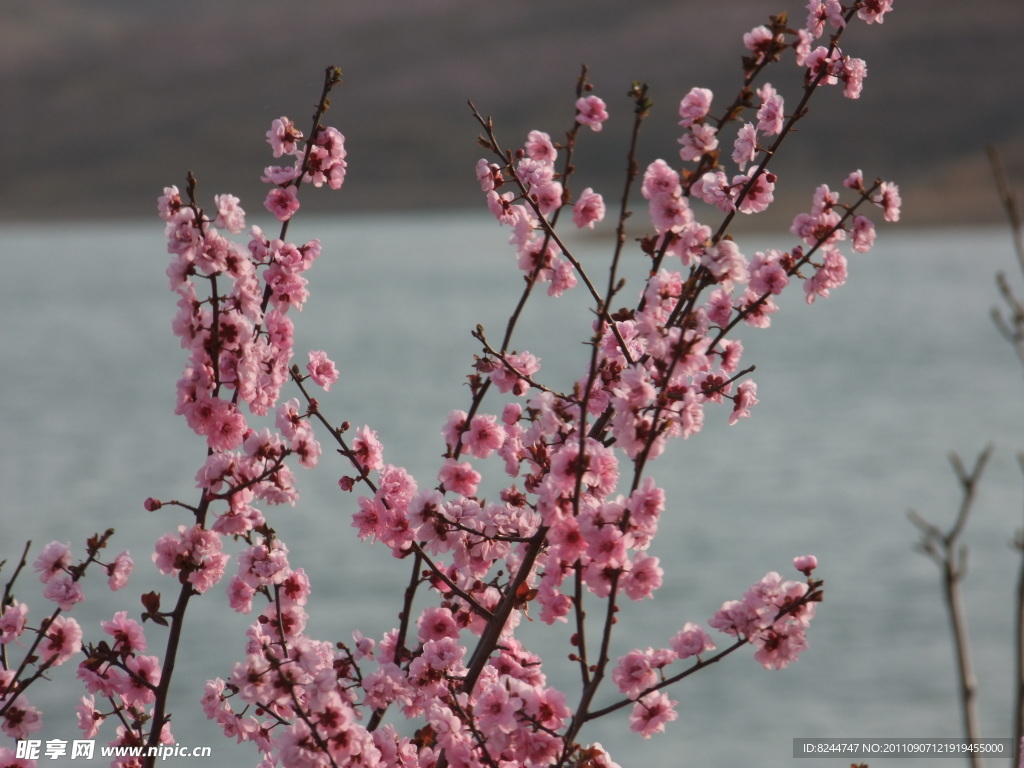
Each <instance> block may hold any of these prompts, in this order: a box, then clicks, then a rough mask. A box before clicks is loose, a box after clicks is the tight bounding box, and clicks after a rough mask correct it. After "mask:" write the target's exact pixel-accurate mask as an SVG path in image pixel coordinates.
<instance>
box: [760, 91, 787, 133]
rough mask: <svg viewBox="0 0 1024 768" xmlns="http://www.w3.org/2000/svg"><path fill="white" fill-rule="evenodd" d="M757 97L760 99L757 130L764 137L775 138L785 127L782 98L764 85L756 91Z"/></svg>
mask: <svg viewBox="0 0 1024 768" xmlns="http://www.w3.org/2000/svg"><path fill="white" fill-rule="evenodd" d="M757 95H758V96H759V97H760V98H761V106H760V108H759V109H758V110H757V130H759V131H760V132H761V133H763V134H765V135H766V136H776V135H778V134H780V133H782V129H783V127H785V120H786V115H785V107H784V106H783V105H784V103H785V102H784V100H783V98H782V96H781V95H780V94H779V93H778V92H777V91H776V90H775V89H774V88H773V87H772V86H771V84H770V83H765V84H764V85H763V86H761V87H760V88H758V89H757Z"/></svg>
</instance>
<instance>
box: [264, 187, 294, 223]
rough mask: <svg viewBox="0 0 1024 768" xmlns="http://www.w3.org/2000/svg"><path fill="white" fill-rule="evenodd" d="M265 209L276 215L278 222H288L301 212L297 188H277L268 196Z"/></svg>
mask: <svg viewBox="0 0 1024 768" xmlns="http://www.w3.org/2000/svg"><path fill="white" fill-rule="evenodd" d="M263 207H264V208H266V209H267V210H268V211H270V212H271V213H272V214H274V218H275V219H277V220H278V221H288V219H290V218H291V217H292V216H293V215H294V213H295V212H296V211H297V210H299V198H298V196H297V195H296V194H295V187H275V188H274V189H272V190H270V192H269V193H268V194H267V199H266V200H264V201H263Z"/></svg>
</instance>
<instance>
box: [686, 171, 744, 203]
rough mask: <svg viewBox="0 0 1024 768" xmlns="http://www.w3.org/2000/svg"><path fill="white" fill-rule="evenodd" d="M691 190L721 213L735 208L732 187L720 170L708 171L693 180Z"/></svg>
mask: <svg viewBox="0 0 1024 768" xmlns="http://www.w3.org/2000/svg"><path fill="white" fill-rule="evenodd" d="M691 191H692V192H693V194H694V195H696V196H697V197H699V198H700V199H701V200H703V201H704V202H705V203H707V204H708V205H713V206H715V208H718V210H720V211H722V212H723V213H731V212H732V211H734V210H735V209H736V205H735V203H733V200H732V196H731V192H732V187H731V186H730V184H729V181H728V179H726V177H725V174H724V173H722V172H721V171H708V172H707V173H705V174H704V175H703V176H701V177H700V178H699V179H697V181H695V182H694V184H693V186H692V187H691Z"/></svg>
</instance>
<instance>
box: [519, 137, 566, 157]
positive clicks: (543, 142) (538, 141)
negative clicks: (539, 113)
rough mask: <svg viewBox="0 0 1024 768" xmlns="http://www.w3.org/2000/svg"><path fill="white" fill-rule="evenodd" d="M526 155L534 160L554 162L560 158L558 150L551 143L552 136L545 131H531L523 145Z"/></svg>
mask: <svg viewBox="0 0 1024 768" xmlns="http://www.w3.org/2000/svg"><path fill="white" fill-rule="evenodd" d="M523 149H525V150H526V156H527V157H529V158H530V159H532V160H539V161H541V162H544V163H553V162H555V160H557V159H558V151H557V150H556V149H555V145H554V144H552V143H551V137H550V136H549V135H548V134H546V133H544V132H543V131H530V133H529V135H528V136H527V138H526V144H525V145H524V146H523Z"/></svg>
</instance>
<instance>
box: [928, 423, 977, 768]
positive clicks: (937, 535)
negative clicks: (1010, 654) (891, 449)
mask: <svg viewBox="0 0 1024 768" xmlns="http://www.w3.org/2000/svg"><path fill="white" fill-rule="evenodd" d="M992 450H993V445H992V444H991V443H989V444H988V445H987V446H986V447H985V450H983V451H982V452H981V453H980V454H979V455H978V458H977V460H976V461H975V462H974V468H973V469H972V470H971V471H970V472H968V471H967V470H966V469H965V468H964V465H963V462H962V461H961V460H960V457H959V456H958V455H957V454H955V453H953V454H950V463H952V465H953V471H954V472H955V473H956V477H957V480H958V481H959V483H960V488H961V491H962V494H963V495H962V498H961V502H960V509H959V511H958V513H957V516H956V520H955V521H954V522H953V526H952V527H951V528H950V529H949V531H947V532H945V533H943V532H942V531H941V529H939V528H938V527H936V526H935V525H933V524H932V523H929V522H928V521H927V520H925V519H924V518H923V517H921V516H920V515H919V514H918V513H917V512H915V511H914V510H910V512H909V513H908V515H909V517H910V520H911V522H913V523H914V525H916V526H917V527H918V529H919V530H920V531H921V541H920V543H919V545H918V547H919V549H920V550H921V551H922V552H924V553H925V554H927V555H928V556H929V557H931V558H932V560H934V561H935V562H936V563H937V564H938V566H939V568H940V569H941V571H942V586H943V594H944V597H945V599H946V607H947V609H948V611H949V621H950V625H951V629H952V632H953V645H954V654H955V657H956V666H957V672H958V673H959V678H960V708H961V716H962V718H963V727H964V737H965V738H966V739H968V740H970V741H972V742H973V741H975V740H977V739H978V737H979V736H978V733H979V731H978V716H977V711H976V702H975V697H976V695H977V681H976V680H975V678H974V673H973V671H972V670H971V658H970V656H971V654H970V646H969V642H968V638H967V619H966V617H965V615H964V610H963V596H962V593H961V590H960V582H961V581H962V580H963V577H964V574H965V573H966V572H967V547H966V546H965V545H962V544H960V541H959V540H960V534H961V533H963V529H964V526H965V525H966V524H967V516H968V515H969V514H970V511H971V507H972V505H973V504H974V497H975V492H976V490H977V487H978V481H979V480H980V479H981V473H982V471H983V470H984V469H985V465H986V463H987V462H988V459H989V457H990V456H991V455H992ZM968 758H969V760H970V765H971V766H972V768H981V765H982V761H981V756H980V755H979V754H978V753H975V752H971V753H970V754H969V756H968Z"/></svg>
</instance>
